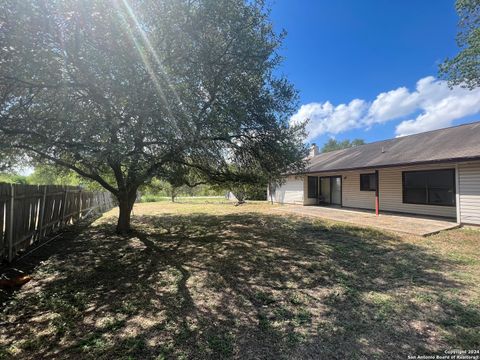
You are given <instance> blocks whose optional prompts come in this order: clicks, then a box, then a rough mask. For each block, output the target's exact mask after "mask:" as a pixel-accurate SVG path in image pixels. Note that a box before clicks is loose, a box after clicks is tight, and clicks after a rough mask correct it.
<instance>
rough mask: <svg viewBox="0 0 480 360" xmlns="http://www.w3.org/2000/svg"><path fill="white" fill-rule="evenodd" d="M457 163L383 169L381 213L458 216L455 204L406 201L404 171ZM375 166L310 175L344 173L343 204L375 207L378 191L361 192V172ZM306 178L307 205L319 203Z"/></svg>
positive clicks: (367, 172)
mask: <svg viewBox="0 0 480 360" xmlns="http://www.w3.org/2000/svg"><path fill="white" fill-rule="evenodd" d="M452 168H455V164H440V165H438V164H433V165H418V166H405V167H395V168H382V169H379V174H378V177H379V189H380V212H381V211H382V210H385V211H392V212H401V213H410V214H418V215H430V216H441V217H448V218H456V214H457V211H456V207H455V206H436V205H419V204H404V203H403V185H402V172H403V171H412V170H434V169H452ZM373 172H375V169H363V170H355V171H344V172H335V173H321V174H320V173H319V174H309V175H311V176H335V175H341V176H342V206H344V207H352V208H359V209H369V210H375V192H374V191H360V174H369V173H373ZM306 186H307V185H306V181H305V191H304V194H305V204H306V205H311V204H315V203H316V201H315V199H308V198H307V196H308V193H307V190H306Z"/></svg>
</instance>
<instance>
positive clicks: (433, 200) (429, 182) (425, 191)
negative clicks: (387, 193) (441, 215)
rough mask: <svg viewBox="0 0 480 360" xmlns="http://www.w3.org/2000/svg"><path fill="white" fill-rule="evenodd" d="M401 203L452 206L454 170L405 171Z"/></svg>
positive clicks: (453, 201) (453, 199)
mask: <svg viewBox="0 0 480 360" xmlns="http://www.w3.org/2000/svg"><path fill="white" fill-rule="evenodd" d="M403 202H404V203H408V204H424V205H443V206H454V205H455V170H454V169H446V170H429V171H405V172H404V173H403Z"/></svg>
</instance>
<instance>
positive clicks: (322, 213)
mask: <svg viewBox="0 0 480 360" xmlns="http://www.w3.org/2000/svg"><path fill="white" fill-rule="evenodd" d="M275 210H277V211H282V212H287V213H290V214H297V215H302V216H312V217H318V218H322V219H327V220H333V221H342V222H347V223H350V224H354V225H357V226H369V227H374V228H378V229H382V230H388V231H394V232H400V233H406V234H412V235H417V236H427V235H431V234H435V233H438V232H439V231H442V230H449V229H453V228H456V227H458V224H457V223H456V222H455V221H453V220H452V221H449V220H445V219H439V218H432V217H422V216H417V215H398V214H393V213H381V214H380V215H379V216H378V217H377V216H376V215H375V213H374V212H372V211H368V210H354V209H345V208H334V207H325V206H301V205H283V206H281V207H278V208H276V209H275Z"/></svg>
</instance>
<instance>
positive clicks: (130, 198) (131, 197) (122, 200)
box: [117, 191, 137, 235]
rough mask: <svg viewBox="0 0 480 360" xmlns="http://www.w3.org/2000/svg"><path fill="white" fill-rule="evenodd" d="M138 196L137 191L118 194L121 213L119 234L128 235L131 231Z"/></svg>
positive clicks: (118, 226)
mask: <svg viewBox="0 0 480 360" xmlns="http://www.w3.org/2000/svg"><path fill="white" fill-rule="evenodd" d="M136 196H137V192H136V191H134V192H130V193H125V194H120V195H119V196H118V208H119V215H118V222H117V234H121V235H127V234H128V233H129V232H130V230H131V228H130V219H131V214H132V209H133V204H134V203H135V199H136Z"/></svg>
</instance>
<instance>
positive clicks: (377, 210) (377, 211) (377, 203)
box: [375, 170, 380, 216]
mask: <svg viewBox="0 0 480 360" xmlns="http://www.w3.org/2000/svg"><path fill="white" fill-rule="evenodd" d="M379 184H380V181H379V179H378V170H375V185H376V186H375V215H377V216H378V215H379V214H380V189H379V187H380V186H379Z"/></svg>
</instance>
